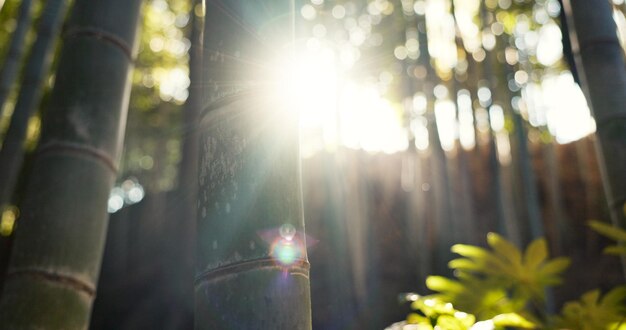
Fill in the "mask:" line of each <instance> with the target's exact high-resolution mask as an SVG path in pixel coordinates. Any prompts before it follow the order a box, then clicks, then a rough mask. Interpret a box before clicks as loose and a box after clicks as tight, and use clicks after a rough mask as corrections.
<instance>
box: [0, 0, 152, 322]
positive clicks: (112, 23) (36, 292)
mask: <svg viewBox="0 0 626 330" xmlns="http://www.w3.org/2000/svg"><path fill="white" fill-rule="evenodd" d="M140 3H141V1H139V0H136V1H128V0H77V1H76V4H75V6H74V10H73V15H72V18H71V20H70V22H69V24H68V28H67V31H66V34H65V36H64V46H63V50H62V52H61V55H60V56H61V57H60V63H59V68H58V70H57V75H56V82H55V86H54V89H53V91H52V96H51V100H50V106H49V107H48V109H47V112H46V116H45V117H44V121H43V122H44V127H43V132H42V138H41V143H40V146H39V149H38V151H37V155H36V159H35V160H34V165H33V172H32V173H33V174H32V176H31V178H30V182H29V185H28V187H27V191H26V194H25V200H24V205H23V208H22V210H23V217H22V219H21V221H20V223H19V227H18V229H17V232H16V238H15V243H14V249H13V253H12V258H11V263H10V266H9V270H8V273H7V278H6V282H5V286H4V292H3V294H2V297H1V298H0V329H85V328H87V326H88V324H89V314H90V309H91V305H92V302H93V298H94V295H95V291H96V283H97V277H98V273H99V270H100V261H101V258H102V252H103V248H104V239H105V235H106V227H107V213H106V205H107V200H108V195H109V191H110V189H111V186H112V184H113V181H114V179H115V174H116V166H117V159H118V158H119V153H120V150H121V148H120V146H121V142H122V136H123V133H124V126H125V125H124V124H125V118H126V108H127V105H128V97H129V94H130V93H129V92H130V82H131V81H130V79H129V73H130V69H131V68H132V61H133V58H132V54H133V49H134V44H135V36H136V32H137V20H138V16H139V8H140Z"/></svg>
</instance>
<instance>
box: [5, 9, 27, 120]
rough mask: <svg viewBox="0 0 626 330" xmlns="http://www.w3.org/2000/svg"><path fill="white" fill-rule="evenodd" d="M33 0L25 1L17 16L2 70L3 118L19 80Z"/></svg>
mask: <svg viewBox="0 0 626 330" xmlns="http://www.w3.org/2000/svg"><path fill="white" fill-rule="evenodd" d="M32 3H33V1H32V0H23V1H22V3H21V4H20V9H19V12H18V14H17V27H16V28H15V31H13V36H12V37H11V43H10V44H9V50H8V53H7V55H6V58H5V59H4V64H3V65H2V70H0V117H2V114H3V109H4V105H5V103H6V101H7V98H8V97H9V94H10V93H11V88H12V87H13V84H14V83H15V79H16V78H17V73H18V71H19V68H20V60H21V58H22V53H23V52H24V47H25V42H24V41H25V40H26V33H27V32H28V28H30V22H31V20H32V16H31V13H30V12H31V7H32Z"/></svg>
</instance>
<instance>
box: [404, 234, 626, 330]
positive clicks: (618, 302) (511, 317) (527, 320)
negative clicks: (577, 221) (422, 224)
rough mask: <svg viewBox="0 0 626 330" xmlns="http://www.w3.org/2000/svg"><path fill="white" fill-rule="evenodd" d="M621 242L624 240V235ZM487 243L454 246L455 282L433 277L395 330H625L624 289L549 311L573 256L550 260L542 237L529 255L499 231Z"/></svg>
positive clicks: (411, 296) (589, 296)
mask: <svg viewBox="0 0 626 330" xmlns="http://www.w3.org/2000/svg"><path fill="white" fill-rule="evenodd" d="M593 226H595V225H592V227H593ZM605 229H606V228H605ZM620 235H622V233H620ZM614 236H615V235H613V237H614ZM620 238H623V240H624V241H626V232H624V233H623V236H620ZM487 243H488V245H489V249H484V248H481V247H477V246H473V245H464V244H457V245H454V246H452V252H454V253H456V254H458V255H460V258H457V259H454V260H452V261H450V263H449V264H448V265H449V267H450V268H451V269H453V270H454V279H450V278H447V277H443V276H429V277H428V278H427V279H426V286H427V287H428V288H429V289H430V290H432V291H435V293H434V294H432V295H428V296H419V295H417V294H408V295H407V296H406V297H407V299H408V300H410V301H411V308H412V309H413V310H414V312H412V313H411V314H409V316H408V317H407V320H406V322H404V323H403V324H402V325H396V329H403V328H405V329H417V330H430V329H442V330H470V329H471V330H487V329H570V330H604V329H606V330H609V329H611V330H626V323H625V322H626V305H625V304H624V303H625V300H626V286H619V287H616V288H614V289H612V290H611V291H609V292H608V293H606V294H605V295H604V296H603V295H602V294H601V292H600V290H593V291H590V292H587V293H585V294H583V295H582V296H581V298H580V299H579V300H577V301H572V302H567V303H566V304H565V305H564V306H563V308H562V310H561V312H560V313H559V314H557V315H552V314H550V313H548V312H547V307H546V292H547V291H548V290H549V288H550V287H552V286H555V285H558V284H561V283H562V282H563V278H562V273H563V271H564V270H565V269H567V267H568V266H569V264H570V260H569V258H566V257H558V258H553V259H550V257H549V252H548V246H547V243H546V240H545V239H543V238H541V239H537V240H535V241H533V242H532V243H530V244H529V245H528V247H527V248H526V249H525V251H521V250H519V249H518V248H517V247H516V246H515V245H513V244H512V243H511V242H509V241H507V240H506V239H504V238H503V237H502V236H500V235H498V234H495V233H489V234H488V235H487ZM619 247H621V246H619ZM608 251H609V252H613V251H616V250H614V249H608ZM620 251H622V250H620ZM623 251H625V253H626V250H623ZM392 329H393V328H392Z"/></svg>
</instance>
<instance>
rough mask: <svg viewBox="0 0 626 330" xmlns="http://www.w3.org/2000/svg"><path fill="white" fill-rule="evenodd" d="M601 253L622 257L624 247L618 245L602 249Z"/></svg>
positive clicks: (624, 252) (625, 253)
mask: <svg viewBox="0 0 626 330" xmlns="http://www.w3.org/2000/svg"><path fill="white" fill-rule="evenodd" d="M602 253H604V254H613V255H619V256H623V255H626V246H619V245H611V246H607V247H605V248H604V250H602Z"/></svg>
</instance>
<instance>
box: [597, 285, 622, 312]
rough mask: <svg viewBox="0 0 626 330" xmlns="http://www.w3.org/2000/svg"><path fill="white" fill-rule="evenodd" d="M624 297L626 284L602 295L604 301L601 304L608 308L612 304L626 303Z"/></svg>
mask: <svg viewBox="0 0 626 330" xmlns="http://www.w3.org/2000/svg"><path fill="white" fill-rule="evenodd" d="M624 299H626V286H624V285H620V286H618V287H616V288H613V289H612V290H611V291H609V292H607V293H606V294H605V295H604V296H603V297H602V301H601V303H600V304H601V305H602V306H603V307H607V308H608V307H610V306H617V305H618V304H620V303H624Z"/></svg>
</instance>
